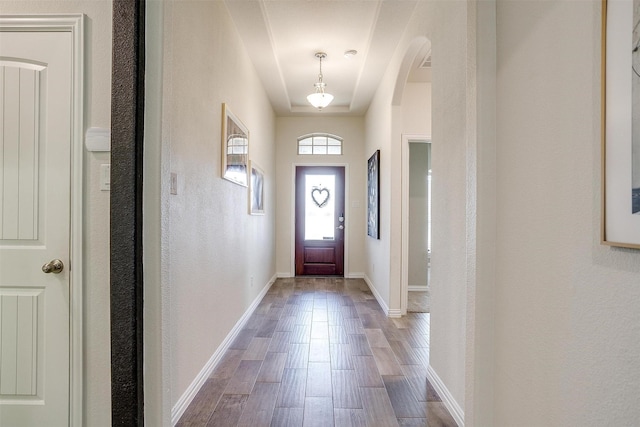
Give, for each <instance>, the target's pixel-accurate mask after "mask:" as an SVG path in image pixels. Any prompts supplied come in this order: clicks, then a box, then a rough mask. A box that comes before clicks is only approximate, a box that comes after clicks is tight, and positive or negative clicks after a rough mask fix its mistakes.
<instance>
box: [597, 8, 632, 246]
mask: <svg viewBox="0 0 640 427" xmlns="http://www.w3.org/2000/svg"><path fill="white" fill-rule="evenodd" d="M629 17H633V19H629ZM639 21H640V0H632V1H607V0H603V1H602V64H601V65H602V70H601V72H602V93H601V95H602V123H601V129H602V135H601V140H602V148H601V150H602V159H601V161H602V167H601V169H602V206H601V210H602V215H601V217H602V219H601V233H600V234H601V242H602V244H605V245H609V246H616V247H624V248H634V249H640V28H639V26H638V23H639ZM634 27H636V28H635V32H634Z"/></svg>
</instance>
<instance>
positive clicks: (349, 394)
mask: <svg viewBox="0 0 640 427" xmlns="http://www.w3.org/2000/svg"><path fill="white" fill-rule="evenodd" d="M331 385H332V389H333V407H334V408H344V409H361V408H362V400H361V399H360V387H359V386H358V380H357V378H356V372H355V371H344V370H334V371H331Z"/></svg>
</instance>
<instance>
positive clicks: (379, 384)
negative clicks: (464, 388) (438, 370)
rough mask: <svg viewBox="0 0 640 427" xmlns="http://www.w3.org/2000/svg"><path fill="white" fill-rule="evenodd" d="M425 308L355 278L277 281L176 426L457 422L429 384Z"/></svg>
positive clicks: (371, 425) (374, 425)
mask: <svg viewBox="0 0 640 427" xmlns="http://www.w3.org/2000/svg"><path fill="white" fill-rule="evenodd" d="M428 335H429V314H409V315H407V316H405V317H403V318H401V319H389V318H387V317H386V316H385V315H384V313H383V311H382V310H381V309H380V306H379V305H378V303H377V301H376V299H375V298H374V297H373V295H372V294H371V291H370V290H369V288H368V287H367V285H366V283H365V282H364V281H363V280H360V279H334V278H303V279H300V278H296V279H278V280H277V281H276V283H275V284H274V285H273V286H272V287H271V289H270V290H269V292H268V293H267V295H266V296H265V297H264V299H263V300H262V302H261V303H260V305H259V306H258V308H257V309H256V311H255V312H254V314H253V316H252V317H251V319H250V320H249V321H248V322H247V324H246V325H245V328H244V329H243V330H242V331H241V332H240V333H239V335H238V336H237V338H236V339H235V341H234V342H233V344H232V345H231V346H230V348H229V350H228V351H227V352H226V353H225V355H224V357H223V359H222V360H221V362H220V363H219V364H218V366H217V367H216V369H215V370H214V372H213V373H212V375H211V377H210V378H209V379H208V380H207V382H206V383H205V384H204V386H203V387H202V389H201V390H200V392H199V393H198V395H197V396H196V397H195V398H194V400H193V402H192V403H191V405H190V406H189V408H188V409H187V410H186V412H185V413H184V415H183V416H182V418H181V419H180V422H179V423H178V425H179V426H248V427H255V426H304V427H307V426H308V427H312V426H337V427H340V426H345V427H346V426H354V427H355V426H369V427H385V426H456V423H455V421H454V420H453V418H452V417H451V416H450V415H449V413H448V412H447V409H446V408H445V406H444V404H443V403H442V402H441V400H440V398H439V397H438V395H437V393H436V392H435V390H434V389H433V388H432V387H431V385H430V384H429V383H428V381H427V378H426V371H427V368H426V367H427V365H428V358H429V336H428Z"/></svg>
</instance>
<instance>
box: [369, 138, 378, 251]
mask: <svg viewBox="0 0 640 427" xmlns="http://www.w3.org/2000/svg"><path fill="white" fill-rule="evenodd" d="M367 235H369V236H371V237H373V238H374V239H378V240H380V150H376V151H375V153H373V155H371V157H369V160H368V161H367Z"/></svg>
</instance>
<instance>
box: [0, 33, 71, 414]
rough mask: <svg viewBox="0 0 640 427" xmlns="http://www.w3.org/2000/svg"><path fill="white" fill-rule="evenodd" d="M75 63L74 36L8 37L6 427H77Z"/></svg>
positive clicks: (0, 143)
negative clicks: (73, 358)
mask: <svg viewBox="0 0 640 427" xmlns="http://www.w3.org/2000/svg"><path fill="white" fill-rule="evenodd" d="M72 55H73V52H72V40H71V34H70V33H68V32H28V31H20V32H6V31H3V32H0V105H1V106H0V109H1V111H0V113H2V114H1V116H0V117H2V118H3V119H2V120H1V127H0V425H2V426H66V425H69V360H70V356H69V349H70V347H69V339H70V338H69V320H70V299H69V296H70V295H69V285H70V282H69V279H70V276H69V259H70V255H69V254H70V243H69V242H70V201H71V200H70V197H71V196H70V187H71V130H72V95H73V94H72V77H73V75H72ZM53 259H60V260H61V261H62V262H63V263H64V264H65V268H64V269H63V271H62V272H61V273H59V274H53V273H49V274H45V273H44V272H43V270H42V266H43V265H44V264H46V263H48V262H49V261H51V260H53Z"/></svg>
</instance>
